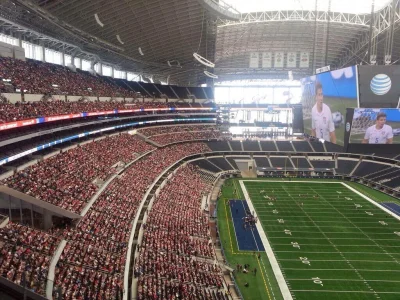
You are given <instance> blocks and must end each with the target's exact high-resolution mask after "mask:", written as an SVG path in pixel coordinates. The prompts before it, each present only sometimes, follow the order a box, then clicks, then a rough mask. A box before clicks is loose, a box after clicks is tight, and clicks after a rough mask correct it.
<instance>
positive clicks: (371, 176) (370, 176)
mask: <svg viewBox="0 0 400 300" xmlns="http://www.w3.org/2000/svg"><path fill="white" fill-rule="evenodd" d="M396 170H397V169H396V168H395V167H391V166H386V168H384V169H382V170H380V171H376V172H371V173H370V174H368V175H365V176H364V177H365V178H367V179H374V178H377V177H380V176H382V175H385V174H387V173H391V172H393V171H396Z"/></svg>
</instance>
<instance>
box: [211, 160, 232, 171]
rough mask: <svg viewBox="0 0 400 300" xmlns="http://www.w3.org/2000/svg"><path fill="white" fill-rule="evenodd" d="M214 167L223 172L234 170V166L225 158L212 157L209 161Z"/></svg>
mask: <svg viewBox="0 0 400 300" xmlns="http://www.w3.org/2000/svg"><path fill="white" fill-rule="evenodd" d="M208 160H209V161H210V162H212V163H213V164H214V165H216V166H217V167H219V168H220V169H222V170H223V171H229V170H233V169H232V166H231V165H230V164H229V163H228V161H227V160H226V159H225V158H223V157H211V158H209V159H208Z"/></svg>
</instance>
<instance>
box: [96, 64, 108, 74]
mask: <svg viewBox="0 0 400 300" xmlns="http://www.w3.org/2000/svg"><path fill="white" fill-rule="evenodd" d="M96 72H97V70H96ZM103 75H104V76H112V68H111V67H109V66H104V65H103Z"/></svg>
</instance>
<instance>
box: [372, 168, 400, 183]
mask: <svg viewBox="0 0 400 300" xmlns="http://www.w3.org/2000/svg"><path fill="white" fill-rule="evenodd" d="M397 176H400V169H399V168H392V169H390V170H388V171H387V172H385V174H384V175H381V176H378V177H374V178H373V180H374V181H378V182H379V181H382V180H386V179H392V178H395V177H397Z"/></svg>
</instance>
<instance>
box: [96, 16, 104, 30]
mask: <svg viewBox="0 0 400 300" xmlns="http://www.w3.org/2000/svg"><path fill="white" fill-rule="evenodd" d="M94 18H95V19H96V22H97V24H99V25H100V26H101V27H104V24H103V23H102V22H101V21H100V18H99V16H98V15H97V13H96V14H94Z"/></svg>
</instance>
